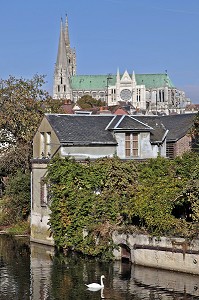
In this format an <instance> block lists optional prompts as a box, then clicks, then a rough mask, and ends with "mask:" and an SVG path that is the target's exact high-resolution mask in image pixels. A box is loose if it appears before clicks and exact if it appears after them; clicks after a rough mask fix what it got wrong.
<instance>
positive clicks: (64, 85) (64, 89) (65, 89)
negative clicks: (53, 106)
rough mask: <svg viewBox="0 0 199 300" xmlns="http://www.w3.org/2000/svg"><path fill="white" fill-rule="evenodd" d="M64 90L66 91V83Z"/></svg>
mask: <svg viewBox="0 0 199 300" xmlns="http://www.w3.org/2000/svg"><path fill="white" fill-rule="evenodd" d="M64 92H66V85H65V84H64Z"/></svg>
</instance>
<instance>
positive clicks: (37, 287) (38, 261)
mask: <svg viewBox="0 0 199 300" xmlns="http://www.w3.org/2000/svg"><path fill="white" fill-rule="evenodd" d="M30 247H31V261H30V268H31V294H32V296H31V300H38V299H39V300H46V299H50V298H49V297H50V295H49V293H50V290H49V286H51V266H52V257H53V256H54V248H53V247H50V246H44V245H40V244H34V243H31V244H30Z"/></svg>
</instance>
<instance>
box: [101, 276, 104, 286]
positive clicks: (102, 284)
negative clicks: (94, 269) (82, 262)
mask: <svg viewBox="0 0 199 300" xmlns="http://www.w3.org/2000/svg"><path fill="white" fill-rule="evenodd" d="M101 286H104V283H103V278H102V277H101Z"/></svg>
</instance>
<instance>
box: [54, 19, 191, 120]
mask: <svg viewBox="0 0 199 300" xmlns="http://www.w3.org/2000/svg"><path fill="white" fill-rule="evenodd" d="M84 95H90V96H92V97H93V98H95V99H97V100H99V99H100V100H102V101H105V102H106V105H107V106H114V105H123V104H124V105H126V104H129V105H131V107H132V108H134V109H135V110H137V111H142V112H145V113H147V112H148V113H150V112H155V113H156V114H157V113H165V114H170V113H174V112H175V113H176V112H177V113H183V112H184V109H185V107H186V106H187V105H189V104H190V99H189V98H186V96H185V93H184V92H183V91H181V90H179V89H178V88H176V87H175V85H174V84H173V83H172V81H171V79H170V78H169V76H168V74H167V72H165V73H162V74H161V73H157V74H135V73H134V72H133V73H132V74H129V73H128V72H127V70H126V71H125V72H124V73H123V74H120V72H119V69H118V70H117V71H116V73H115V74H108V75H77V74H76V52H75V49H74V48H71V46H70V39H69V27H68V18H67V16H66V20H65V24H63V21H62V20H61V27H60V37H59V45H58V53H57V61H56V64H55V71H54V83H53V99H68V100H71V101H72V102H74V103H75V102H77V100H78V99H80V98H81V97H82V96H84Z"/></svg>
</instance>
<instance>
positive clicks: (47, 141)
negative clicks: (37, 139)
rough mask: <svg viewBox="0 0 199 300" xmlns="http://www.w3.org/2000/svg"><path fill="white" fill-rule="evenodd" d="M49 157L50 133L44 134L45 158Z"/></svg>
mask: <svg viewBox="0 0 199 300" xmlns="http://www.w3.org/2000/svg"><path fill="white" fill-rule="evenodd" d="M50 156H51V132H46V157H50Z"/></svg>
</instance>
